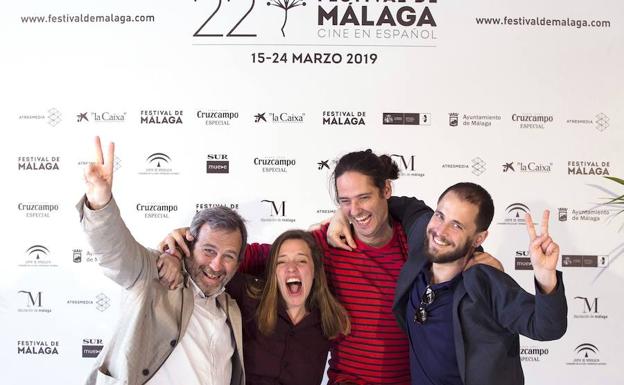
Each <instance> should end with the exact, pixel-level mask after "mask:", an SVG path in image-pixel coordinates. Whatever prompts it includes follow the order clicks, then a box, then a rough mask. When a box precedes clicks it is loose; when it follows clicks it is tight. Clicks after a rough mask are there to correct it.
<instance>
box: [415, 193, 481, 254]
mask: <svg viewBox="0 0 624 385" xmlns="http://www.w3.org/2000/svg"><path fill="white" fill-rule="evenodd" d="M478 213H479V208H478V207H477V206H476V205H474V204H472V203H470V202H467V201H465V200H462V199H460V198H459V197H458V196H457V194H456V193H455V192H453V191H449V192H448V193H446V194H445V195H444V196H443V197H442V198H441V199H440V201H439V202H438V206H437V208H436V211H435V212H434V214H433V216H432V217H431V220H430V221H429V224H428V225H427V237H426V238H425V245H424V251H425V254H426V255H427V256H428V257H429V260H431V261H432V262H434V263H451V262H455V261H457V260H458V259H461V258H463V257H466V256H469V255H471V254H472V251H473V250H474V248H476V247H477V246H479V245H480V244H481V243H482V242H483V241H484V240H485V237H486V236H487V231H481V232H477V225H476V219H477V214H478Z"/></svg>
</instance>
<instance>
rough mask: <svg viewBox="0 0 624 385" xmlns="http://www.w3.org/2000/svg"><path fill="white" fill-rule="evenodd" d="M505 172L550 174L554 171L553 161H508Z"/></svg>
mask: <svg viewBox="0 0 624 385" xmlns="http://www.w3.org/2000/svg"><path fill="white" fill-rule="evenodd" d="M502 166H503V173H507V172H509V173H515V172H518V173H524V174H548V173H550V172H551V171H552V167H553V163H552V162H547V163H543V162H532V161H531V162H507V163H504V164H503V165H502Z"/></svg>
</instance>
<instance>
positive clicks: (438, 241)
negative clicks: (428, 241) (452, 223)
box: [432, 235, 450, 246]
mask: <svg viewBox="0 0 624 385" xmlns="http://www.w3.org/2000/svg"><path fill="white" fill-rule="evenodd" d="M432 239H433V242H434V243H435V244H436V245H438V246H448V245H450V243H449V242H448V241H447V240H446V239H444V238H440V237H438V236H435V235H434V236H433V237H432Z"/></svg>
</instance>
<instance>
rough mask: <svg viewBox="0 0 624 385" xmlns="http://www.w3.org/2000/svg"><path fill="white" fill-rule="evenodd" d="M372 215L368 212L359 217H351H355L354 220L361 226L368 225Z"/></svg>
mask: <svg viewBox="0 0 624 385" xmlns="http://www.w3.org/2000/svg"><path fill="white" fill-rule="evenodd" d="M372 217H373V216H372V215H371V214H366V215H360V216H357V217H351V219H353V222H355V223H356V224H357V225H359V226H366V225H367V224H369V223H370V221H371V218H372Z"/></svg>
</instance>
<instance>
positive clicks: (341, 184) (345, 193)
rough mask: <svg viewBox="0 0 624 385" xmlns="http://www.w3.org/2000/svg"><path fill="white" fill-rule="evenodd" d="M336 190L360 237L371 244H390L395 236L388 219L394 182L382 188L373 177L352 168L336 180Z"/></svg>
mask: <svg viewBox="0 0 624 385" xmlns="http://www.w3.org/2000/svg"><path fill="white" fill-rule="evenodd" d="M336 190H337V194H338V203H339V204H340V210H342V212H343V214H344V215H345V216H346V217H347V218H349V221H350V222H351V223H352V224H353V228H354V229H355V233H356V235H357V237H358V238H359V239H360V240H361V241H362V242H364V243H366V244H368V245H370V246H379V245H382V244H384V243H386V242H387V241H388V240H389V237H391V236H392V227H391V226H390V222H389V221H388V198H390V196H391V195H392V188H391V186H390V182H387V183H386V185H385V186H384V189H383V191H380V190H379V188H378V187H376V186H375V185H374V184H373V182H372V180H371V178H370V177H369V176H366V175H364V174H361V173H359V172H355V171H348V172H345V173H344V174H342V175H340V176H339V177H338V178H337V179H336Z"/></svg>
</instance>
